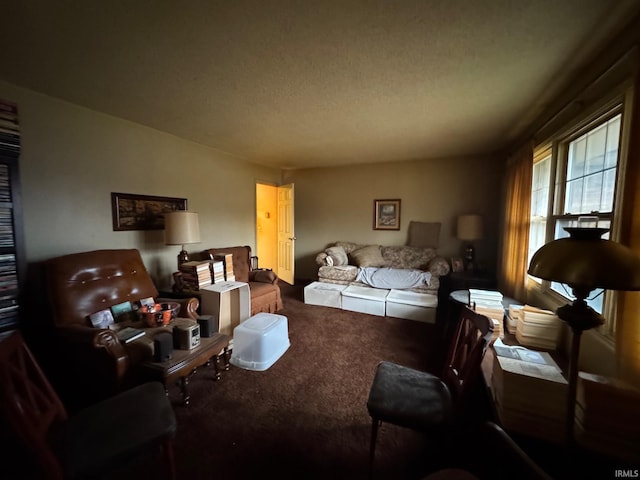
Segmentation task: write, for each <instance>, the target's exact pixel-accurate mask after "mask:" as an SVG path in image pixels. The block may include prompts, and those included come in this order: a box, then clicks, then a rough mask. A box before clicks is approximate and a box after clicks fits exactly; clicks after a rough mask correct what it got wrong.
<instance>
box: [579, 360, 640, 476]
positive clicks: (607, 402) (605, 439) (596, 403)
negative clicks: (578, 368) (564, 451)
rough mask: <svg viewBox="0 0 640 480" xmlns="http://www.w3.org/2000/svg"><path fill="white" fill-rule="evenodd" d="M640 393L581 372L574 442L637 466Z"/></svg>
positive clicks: (615, 380) (639, 452) (600, 376)
mask: <svg viewBox="0 0 640 480" xmlns="http://www.w3.org/2000/svg"><path fill="white" fill-rule="evenodd" d="M639 403H640V391H639V390H637V389H635V388H634V387H632V386H631V385H628V384H626V383H624V382H622V381H621V380H618V379H615V378H608V377H604V376H602V375H594V374H590V373H585V372H580V373H579V374H578V391H577V395H576V417H575V420H576V423H575V437H576V441H577V442H578V443H579V444H580V445H582V446H584V447H587V448H589V449H592V450H595V451H598V452H602V453H604V454H606V455H609V456H612V457H614V458H619V459H621V460H625V461H630V462H633V463H636V464H637V463H640V411H638V404H639Z"/></svg>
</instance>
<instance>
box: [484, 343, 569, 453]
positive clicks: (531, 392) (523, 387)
mask: <svg viewBox="0 0 640 480" xmlns="http://www.w3.org/2000/svg"><path fill="white" fill-rule="evenodd" d="M494 349H495V351H496V355H495V356H494V367H493V376H492V378H491V384H492V390H493V394H494V400H495V403H496V406H497V410H498V415H499V417H500V421H501V422H502V424H503V425H504V426H505V428H507V429H511V430H514V431H517V432H521V433H525V434H528V435H532V436H534V437H537V438H541V439H544V440H548V441H552V442H562V441H563V439H564V433H565V419H566V403H567V402H566V395H567V381H566V379H565V378H564V377H563V376H562V371H561V370H560V368H559V367H558V365H557V364H556V362H555V361H554V360H553V359H552V358H551V356H550V355H549V354H548V353H547V352H536V351H534V350H529V349H527V348H524V347H521V346H517V347H511V346H507V345H504V344H503V343H502V342H501V341H500V340H496V343H495V344H494Z"/></svg>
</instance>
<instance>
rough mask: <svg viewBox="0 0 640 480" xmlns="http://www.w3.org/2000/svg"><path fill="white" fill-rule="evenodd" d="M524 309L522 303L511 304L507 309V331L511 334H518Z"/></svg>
mask: <svg viewBox="0 0 640 480" xmlns="http://www.w3.org/2000/svg"><path fill="white" fill-rule="evenodd" d="M521 310H522V305H516V304H511V305H509V308H508V309H507V314H506V317H505V319H506V322H505V326H506V327H507V332H509V333H510V334H511V335H515V334H516V330H517V329H518V319H519V318H520V313H521Z"/></svg>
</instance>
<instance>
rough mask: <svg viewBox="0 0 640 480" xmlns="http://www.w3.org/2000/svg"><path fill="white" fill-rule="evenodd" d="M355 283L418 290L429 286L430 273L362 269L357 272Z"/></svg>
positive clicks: (396, 269) (395, 269) (391, 269)
mask: <svg viewBox="0 0 640 480" xmlns="http://www.w3.org/2000/svg"><path fill="white" fill-rule="evenodd" d="M356 281H357V282H362V283H364V284H366V285H369V286H371V287H376V288H389V289H391V288H399V289H401V288H418V287H424V286H429V285H430V283H431V273H430V272H423V271H422V270H405V269H401V268H387V267H385V268H377V267H363V268H360V269H359V270H358V276H357V277H356Z"/></svg>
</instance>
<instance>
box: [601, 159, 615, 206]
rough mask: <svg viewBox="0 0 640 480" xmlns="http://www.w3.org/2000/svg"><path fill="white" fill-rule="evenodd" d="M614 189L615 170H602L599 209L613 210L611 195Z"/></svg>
mask: <svg viewBox="0 0 640 480" xmlns="http://www.w3.org/2000/svg"><path fill="white" fill-rule="evenodd" d="M615 191H616V170H615V168H614V169H610V170H606V171H605V172H604V180H603V181H602V203H601V204H600V208H599V210H600V211H601V212H611V211H612V210H613V196H614V193H615Z"/></svg>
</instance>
